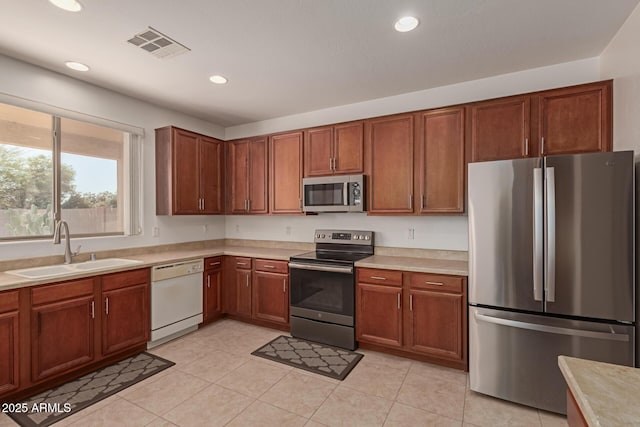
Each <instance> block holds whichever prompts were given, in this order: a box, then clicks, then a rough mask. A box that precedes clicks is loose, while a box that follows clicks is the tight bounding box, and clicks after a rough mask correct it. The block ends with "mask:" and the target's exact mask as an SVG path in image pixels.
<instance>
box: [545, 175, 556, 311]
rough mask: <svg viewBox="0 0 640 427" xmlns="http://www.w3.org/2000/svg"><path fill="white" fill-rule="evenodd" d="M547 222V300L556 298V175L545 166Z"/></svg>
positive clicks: (551, 300) (550, 300)
mask: <svg viewBox="0 0 640 427" xmlns="http://www.w3.org/2000/svg"><path fill="white" fill-rule="evenodd" d="M545 174H546V183H547V188H546V190H547V191H546V196H547V197H546V206H547V224H546V234H547V236H546V238H547V239H546V240H547V247H546V251H545V254H546V255H545V256H546V277H545V291H546V293H547V302H554V301H555V300H556V177H555V169H554V168H545Z"/></svg>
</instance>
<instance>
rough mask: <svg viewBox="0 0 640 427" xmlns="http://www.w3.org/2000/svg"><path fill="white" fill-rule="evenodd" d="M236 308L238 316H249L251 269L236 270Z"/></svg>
mask: <svg viewBox="0 0 640 427" xmlns="http://www.w3.org/2000/svg"><path fill="white" fill-rule="evenodd" d="M236 298H237V301H236V309H237V314H238V315H240V316H245V317H251V271H250V270H236Z"/></svg>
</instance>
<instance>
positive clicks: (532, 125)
mask: <svg viewBox="0 0 640 427" xmlns="http://www.w3.org/2000/svg"><path fill="white" fill-rule="evenodd" d="M612 102H613V101H612V81H611V80H608V81H602V82H596V83H589V84H584V85H578V86H570V87H565V88H560V89H552V90H546V91H542V92H535V93H529V94H524V95H518V96H512V97H508V98H500V99H495V100H490V101H483V102H476V103H473V104H471V105H470V110H471V114H470V118H469V132H470V138H469V140H470V144H469V161H470V162H482V161H489V160H503V159H517V158H521V157H537V156H541V155H542V156H547V155H554V154H575V153H588V152H596V151H611V149H612V140H613V123H612V122H613V120H612Z"/></svg>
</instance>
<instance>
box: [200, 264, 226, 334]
mask: <svg viewBox="0 0 640 427" xmlns="http://www.w3.org/2000/svg"><path fill="white" fill-rule="evenodd" d="M222 271H223V269H222V257H212V258H207V259H205V260H204V281H203V283H202V290H203V292H202V296H203V300H202V302H203V307H202V317H203V320H204V322H210V321H212V320H215V319H217V318H219V317H220V316H222Z"/></svg>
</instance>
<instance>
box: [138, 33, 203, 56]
mask: <svg viewBox="0 0 640 427" xmlns="http://www.w3.org/2000/svg"><path fill="white" fill-rule="evenodd" d="M127 41H128V42H129V43H131V44H132V45H134V46H138V47H139V48H140V49H143V50H146V51H147V52H149V53H150V54H152V55H153V56H155V57H157V58H161V59H169V58H173V57H174V56H178V55H180V54H182V53H185V52H189V51H190V50H191V49H189V48H188V47H186V46H185V45H182V44H180V43H178V42H177V41H175V40H173V39H172V38H171V37H168V36H165V35H164V34H162V33H161V32H160V31H158V30H156V29H154V28H151V27H148V28H147V29H146V30H144V31H141V32H139V33H138V34H136V35H134V36H133V37H131V38H130V39H129V40H127Z"/></svg>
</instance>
